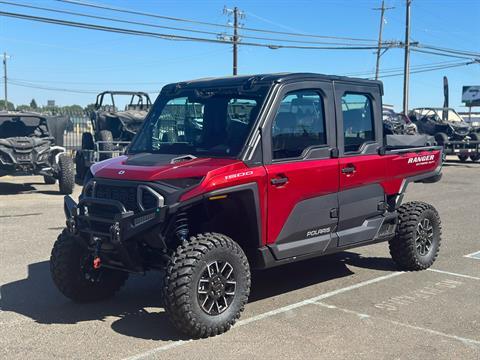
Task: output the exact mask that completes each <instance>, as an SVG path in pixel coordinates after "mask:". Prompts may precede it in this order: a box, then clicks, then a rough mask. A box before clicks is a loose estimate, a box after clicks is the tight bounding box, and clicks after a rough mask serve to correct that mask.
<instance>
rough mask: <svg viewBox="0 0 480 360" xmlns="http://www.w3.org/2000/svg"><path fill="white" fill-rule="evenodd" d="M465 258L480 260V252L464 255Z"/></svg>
mask: <svg viewBox="0 0 480 360" xmlns="http://www.w3.org/2000/svg"><path fill="white" fill-rule="evenodd" d="M463 257H466V258H470V259H476V260H480V251H475V252H473V253H471V254H467V255H463Z"/></svg>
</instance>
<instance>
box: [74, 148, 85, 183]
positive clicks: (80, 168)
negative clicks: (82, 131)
mask: <svg viewBox="0 0 480 360" xmlns="http://www.w3.org/2000/svg"><path fill="white" fill-rule="evenodd" d="M85 171H86V165H85V158H84V157H83V152H82V151H81V150H77V151H76V152H75V179H77V181H78V183H79V184H81V181H82V180H83V177H84V176H85Z"/></svg>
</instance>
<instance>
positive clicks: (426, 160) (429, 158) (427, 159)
mask: <svg viewBox="0 0 480 360" xmlns="http://www.w3.org/2000/svg"><path fill="white" fill-rule="evenodd" d="M434 159H435V155H425V156H415V157H412V158H410V159H408V163H409V164H417V165H425V164H431V163H432V162H433V160H434Z"/></svg>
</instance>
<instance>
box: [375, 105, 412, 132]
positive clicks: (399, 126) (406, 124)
mask: <svg viewBox="0 0 480 360" xmlns="http://www.w3.org/2000/svg"><path fill="white" fill-rule="evenodd" d="M383 133H384V134H385V135H415V134H417V133H418V131H417V126H416V125H415V124H414V123H413V122H412V121H411V120H410V119H409V118H408V116H406V115H404V114H400V113H396V112H395V111H393V110H391V109H385V108H384V109H383Z"/></svg>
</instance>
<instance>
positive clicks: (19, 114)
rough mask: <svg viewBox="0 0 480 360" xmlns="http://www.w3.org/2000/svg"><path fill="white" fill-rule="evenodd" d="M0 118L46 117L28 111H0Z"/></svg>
mask: <svg viewBox="0 0 480 360" xmlns="http://www.w3.org/2000/svg"><path fill="white" fill-rule="evenodd" d="M0 117H35V118H39V119H46V116H45V115H43V114H40V113H36V112H30V111H25V112H23V111H0Z"/></svg>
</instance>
